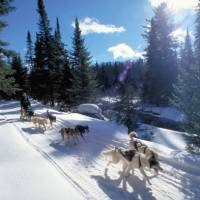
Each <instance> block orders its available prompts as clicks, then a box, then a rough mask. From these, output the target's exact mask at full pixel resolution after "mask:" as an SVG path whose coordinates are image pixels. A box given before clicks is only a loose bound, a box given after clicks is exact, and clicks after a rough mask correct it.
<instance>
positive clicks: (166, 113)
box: [143, 104, 185, 122]
mask: <svg viewBox="0 0 200 200" xmlns="http://www.w3.org/2000/svg"><path fill="white" fill-rule="evenodd" d="M143 111H145V112H149V113H152V114H156V115H158V116H159V117H162V118H166V119H170V120H174V121H177V122H182V121H184V120H185V115H184V114H183V113H181V112H180V111H178V110H177V109H176V108H174V107H159V106H154V105H148V104H147V105H143Z"/></svg>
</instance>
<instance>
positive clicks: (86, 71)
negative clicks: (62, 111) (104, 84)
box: [71, 18, 96, 105]
mask: <svg viewBox="0 0 200 200" xmlns="http://www.w3.org/2000/svg"><path fill="white" fill-rule="evenodd" d="M71 65H72V69H73V77H74V80H73V88H72V89H73V98H74V103H75V104H76V105H77V104H80V103H86V102H88V101H91V100H92V99H93V98H94V93H95V90H96V80H95V75H94V71H93V70H92V69H91V67H90V65H91V57H90V55H89V52H88V51H87V49H86V48H85V44H84V39H83V38H82V36H81V30H80V27H79V22H78V19H77V18H76V20H75V29H74V35H73V50H72V52H71Z"/></svg>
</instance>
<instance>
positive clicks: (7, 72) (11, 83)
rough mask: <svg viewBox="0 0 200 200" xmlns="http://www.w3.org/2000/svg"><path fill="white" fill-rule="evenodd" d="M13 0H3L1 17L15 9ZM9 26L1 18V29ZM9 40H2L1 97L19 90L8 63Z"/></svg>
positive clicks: (0, 59)
mask: <svg viewBox="0 0 200 200" xmlns="http://www.w3.org/2000/svg"><path fill="white" fill-rule="evenodd" d="M11 3H12V0H2V1H1V3H0V17H1V16H3V15H7V14H8V13H9V12H10V11H12V10H14V7H13V6H11ZM6 26H7V23H6V22H5V21H4V20H2V19H1V20H0V31H2V30H3V28H5V27H6ZM6 45H7V42H5V41H2V40H0V98H8V97H10V96H11V95H13V94H14V93H15V92H16V91H17V85H16V84H15V80H14V78H13V77H12V74H13V71H12V70H11V68H10V65H9V64H8V63H6V61H5V58H6V57H8V56H10V51H8V50H7V49H5V46H6Z"/></svg>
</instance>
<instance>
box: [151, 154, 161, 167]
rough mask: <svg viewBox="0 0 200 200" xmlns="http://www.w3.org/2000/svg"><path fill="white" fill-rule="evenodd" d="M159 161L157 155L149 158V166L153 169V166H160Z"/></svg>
mask: <svg viewBox="0 0 200 200" xmlns="http://www.w3.org/2000/svg"><path fill="white" fill-rule="evenodd" d="M158 164H159V163H158V161H157V160H156V158H155V155H154V154H153V156H152V157H151V158H149V166H150V168H152V166H153V165H158Z"/></svg>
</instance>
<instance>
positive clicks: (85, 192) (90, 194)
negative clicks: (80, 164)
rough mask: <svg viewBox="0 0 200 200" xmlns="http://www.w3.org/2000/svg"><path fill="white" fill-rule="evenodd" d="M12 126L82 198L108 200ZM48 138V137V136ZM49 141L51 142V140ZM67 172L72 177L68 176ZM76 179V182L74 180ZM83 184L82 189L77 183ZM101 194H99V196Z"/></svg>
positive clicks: (73, 170)
mask: <svg viewBox="0 0 200 200" xmlns="http://www.w3.org/2000/svg"><path fill="white" fill-rule="evenodd" d="M4 120H5V121H8V120H7V117H6V116H4ZM12 125H13V126H14V127H15V128H16V129H17V130H18V131H19V132H20V134H21V136H22V137H23V138H24V140H25V141H26V142H28V143H29V145H31V146H32V147H33V148H34V149H35V150H36V151H37V152H39V153H40V154H41V155H42V156H43V157H44V158H45V159H46V160H47V161H48V162H49V163H50V164H52V165H53V166H54V167H55V169H56V170H57V171H58V172H59V173H60V174H61V175H62V176H63V177H64V178H65V179H66V180H67V181H68V182H70V183H71V184H72V185H73V186H74V187H75V188H76V189H77V190H78V191H79V192H80V193H81V194H82V196H84V197H85V198H86V199H87V200H99V195H100V196H101V199H108V197H107V196H106V195H105V194H103V192H101V191H100V190H99V191H98V190H97V188H95V187H94V186H93V185H92V184H91V183H88V181H87V179H86V177H83V176H81V175H80V174H79V173H78V172H77V171H76V170H75V169H73V168H70V167H68V166H65V169H63V168H62V167H61V166H60V165H59V164H58V162H56V161H55V160H54V159H53V158H52V156H50V155H49V154H48V153H46V152H45V151H43V150H42V149H41V148H40V147H39V146H37V145H36V144H35V143H34V142H33V141H32V140H31V139H30V138H29V137H27V136H26V135H25V133H24V132H23V131H22V130H21V128H20V127H19V126H18V125H16V124H15V123H12ZM48 137H49V136H48ZM51 141H53V140H52V139H51ZM69 172H70V173H71V174H73V176H72V175H70V174H69ZM75 179H76V180H75ZM80 180H81V182H83V184H82V185H84V187H82V186H81V185H80V184H79V182H80ZM100 193H101V194H100Z"/></svg>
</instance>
